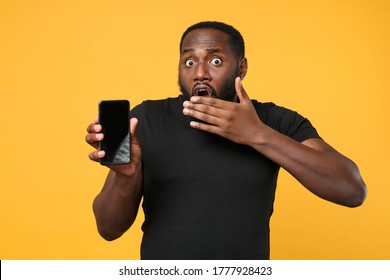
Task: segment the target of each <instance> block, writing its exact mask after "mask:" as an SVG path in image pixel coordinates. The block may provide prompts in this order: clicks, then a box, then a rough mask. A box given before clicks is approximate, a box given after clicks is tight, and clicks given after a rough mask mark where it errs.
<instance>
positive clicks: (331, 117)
mask: <svg viewBox="0 0 390 280" xmlns="http://www.w3.org/2000/svg"><path fill="white" fill-rule="evenodd" d="M389 15H390V1H387V0H383V1H379V0H376V1H374V0H365V1H364V0H361V1H356V0H350V1H342V0H321V1H310V0H307V1H303V0H301V1H299V0H291V1H265V0H259V1H254V0H250V1H246V0H241V1H231V0H215V1H209V0H206V1H204V0H198V1H179V0H176V1H173V0H165V1H131V0H128V1H124V0H123V1H103V0H99V1H98V0H86V1H83V0H69V1H65V0H64V1H61V0H59V1H49V0H34V1H33V0H31V1H27V0H24V1H23V0H12V1H10V0H9V1H6V0H0V94H1V100H0V104H1V110H0V147H1V148H0V158H1V181H0V188H1V190H0V259H138V258H139V245H140V240H141V236H142V232H141V230H140V226H141V224H142V218H143V213H142V211H140V212H139V213H140V214H139V216H138V218H137V221H136V223H135V224H134V226H133V227H132V228H131V229H130V230H129V231H128V232H127V233H126V234H125V235H124V236H122V238H120V239H118V240H117V241H114V242H111V243H110V242H106V241H104V240H103V239H102V238H101V237H100V236H99V235H98V233H97V230H96V226H95V221H94V217H93V213H92V206H91V205H92V201H93V199H94V197H95V195H96V194H97V193H98V192H99V191H100V189H101V186H102V184H103V181H104V178H105V176H106V173H107V170H106V169H105V168H104V167H101V166H100V165H99V164H94V163H92V162H91V161H89V159H88V157H87V155H88V153H89V152H90V151H91V148H90V147H89V146H88V145H87V144H86V143H85V141H84V137H85V135H86V127H87V125H88V124H89V123H91V122H92V119H93V117H94V116H95V115H96V114H97V104H98V101H99V100H101V99H117V98H126V99H129V100H130V101H131V103H132V106H135V105H136V104H139V103H140V102H141V101H142V100H144V99H159V98H164V97H167V96H176V95H178V93H179V91H178V86H177V63H178V54H179V52H178V44H179V39H180V36H181V34H182V32H183V31H184V30H185V28H187V27H188V26H189V25H191V24H193V23H195V22H198V21H201V20H210V19H212V20H219V21H224V22H227V23H230V24H232V25H234V26H235V27H237V28H238V29H239V30H240V31H241V32H242V34H243V36H244V38H245V40H246V46H247V58H248V61H249V72H248V75H247V77H246V78H245V80H244V86H245V88H246V90H247V92H248V94H249V95H250V97H252V98H254V99H258V100H261V101H273V102H275V103H277V104H279V105H282V106H285V107H288V108H292V109H294V110H297V111H298V112H300V113H301V114H303V115H304V116H307V117H308V118H309V119H310V120H311V121H312V123H313V124H314V125H315V126H316V128H317V129H318V131H319V132H320V134H321V136H322V137H323V138H324V139H325V140H326V141H327V142H329V143H330V144H332V145H333V146H334V147H335V148H336V149H338V150H339V151H341V152H342V153H344V154H345V155H347V156H349V157H350V158H352V159H353V160H354V161H355V162H356V163H357V164H358V165H359V167H360V170H361V173H362V175H363V177H364V179H365V182H366V183H367V186H368V188H369V195H368V198H367V200H366V203H365V204H364V205H363V206H362V207H360V208H357V209H349V208H345V207H341V206H337V205H334V204H331V203H329V202H326V201H323V200H320V199H319V198H317V197H314V196H313V195H312V194H310V193H309V192H308V191H306V190H305V189H304V188H303V187H301V186H300V185H299V183H297V182H296V181H295V180H294V179H293V178H292V177H291V176H290V175H288V174H287V173H286V172H284V171H283V172H281V176H280V181H279V184H278V190H277V194H276V201H275V213H274V216H273V218H272V221H271V242H272V243H271V257H272V258H273V259H389V258H390V240H389V238H390V222H389V221H390V203H389V198H390V197H389V195H390V188H389V173H388V172H389V169H390V165H389V158H390V152H389V148H388V145H389V140H388V139H389V137H390V133H389V122H390V117H389V114H390V113H389V108H388V107H389V105H390V102H389V101H390V97H389V93H390V86H389V81H390V71H389V67H390V66H389V65H390V55H389V50H390V16H389Z"/></svg>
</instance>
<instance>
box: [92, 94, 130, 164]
mask: <svg viewBox="0 0 390 280" xmlns="http://www.w3.org/2000/svg"><path fill="white" fill-rule="evenodd" d="M99 123H100V125H101V126H102V133H103V135H104V138H103V139H102V140H101V141H100V142H99V150H103V151H105V156H104V157H103V158H101V159H100V163H101V164H102V165H111V164H127V163H129V162H130V103H129V101H128V100H102V101H100V102H99Z"/></svg>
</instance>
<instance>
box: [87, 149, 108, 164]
mask: <svg viewBox="0 0 390 280" xmlns="http://www.w3.org/2000/svg"><path fill="white" fill-rule="evenodd" d="M105 154H106V153H105V152H104V151H95V152H92V153H90V154H89V155H88V157H89V159H90V160H92V161H96V162H97V161H99V160H100V159H101V158H102V157H104V156H105Z"/></svg>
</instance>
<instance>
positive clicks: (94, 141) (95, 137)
mask: <svg viewBox="0 0 390 280" xmlns="http://www.w3.org/2000/svg"><path fill="white" fill-rule="evenodd" d="M103 138H104V135H103V133H89V134H87V136H85V141H86V142H87V143H88V144H89V145H91V146H92V147H94V148H95V149H98V148H99V141H102V139H103Z"/></svg>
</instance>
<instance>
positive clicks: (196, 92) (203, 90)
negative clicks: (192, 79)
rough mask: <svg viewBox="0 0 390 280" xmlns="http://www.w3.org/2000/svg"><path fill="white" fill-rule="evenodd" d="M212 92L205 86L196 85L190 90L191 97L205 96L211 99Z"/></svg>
mask: <svg viewBox="0 0 390 280" xmlns="http://www.w3.org/2000/svg"><path fill="white" fill-rule="evenodd" d="M212 93H213V90H212V89H211V87H210V86H208V85H206V84H197V85H195V86H194V88H193V89H192V96H206V97H212V96H213V94H212Z"/></svg>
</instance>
